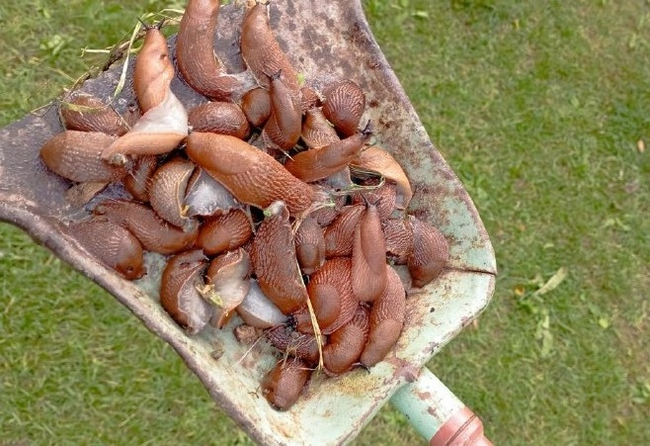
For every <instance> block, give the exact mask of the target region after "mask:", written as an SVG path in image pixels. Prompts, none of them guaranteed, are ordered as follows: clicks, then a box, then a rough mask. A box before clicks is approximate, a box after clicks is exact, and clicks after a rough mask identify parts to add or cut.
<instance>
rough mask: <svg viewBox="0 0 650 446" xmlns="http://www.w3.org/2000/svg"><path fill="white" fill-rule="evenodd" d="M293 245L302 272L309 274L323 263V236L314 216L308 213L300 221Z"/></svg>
mask: <svg viewBox="0 0 650 446" xmlns="http://www.w3.org/2000/svg"><path fill="white" fill-rule="evenodd" d="M294 245H295V247H296V257H297V259H298V264H299V265H300V269H301V271H302V272H303V274H307V275H310V274H312V273H314V271H317V270H318V269H319V268H320V267H321V266H323V263H325V236H324V232H323V229H322V228H321V227H320V226H319V225H318V222H317V221H316V219H315V218H314V217H312V216H310V215H309V216H307V217H306V218H304V219H303V220H302V221H301V222H300V226H299V227H298V230H297V231H296V234H295V236H294Z"/></svg>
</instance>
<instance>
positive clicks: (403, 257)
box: [381, 218, 413, 265]
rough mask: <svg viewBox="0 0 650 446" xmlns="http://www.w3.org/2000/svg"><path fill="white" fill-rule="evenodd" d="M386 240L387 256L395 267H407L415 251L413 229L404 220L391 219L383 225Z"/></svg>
mask: <svg viewBox="0 0 650 446" xmlns="http://www.w3.org/2000/svg"><path fill="white" fill-rule="evenodd" d="M381 227H382V229H383V231H384V238H385V240H386V256H387V257H388V258H389V259H390V260H391V262H392V263H393V264H394V265H406V261H407V258H408V256H409V254H410V253H411V251H413V228H412V227H411V223H410V222H409V221H408V220H405V219H403V218H396V219H389V220H385V221H383V222H382V223H381Z"/></svg>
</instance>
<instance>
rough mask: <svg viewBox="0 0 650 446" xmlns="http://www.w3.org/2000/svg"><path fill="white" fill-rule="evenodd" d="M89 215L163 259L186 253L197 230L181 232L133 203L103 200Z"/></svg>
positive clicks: (195, 237)
mask: <svg viewBox="0 0 650 446" xmlns="http://www.w3.org/2000/svg"><path fill="white" fill-rule="evenodd" d="M93 213H94V214H95V215H103V216H105V217H106V218H107V219H108V220H109V221H112V222H113V223H116V224H118V225H120V226H123V227H125V228H126V229H128V230H129V231H130V232H131V233H132V234H133V235H135V237H136V238H137V239H138V240H139V241H140V243H142V246H143V247H144V249H146V250H147V251H151V252H157V253H160V254H165V255H167V254H174V253H177V252H180V251H185V250H187V249H190V248H191V247H193V246H194V242H195V241H196V239H197V237H198V234H199V231H198V226H196V227H195V228H194V229H193V230H192V231H188V232H185V231H183V230H182V229H180V228H178V227H176V226H172V225H171V224H169V223H167V222H166V221H164V220H163V219H162V218H160V217H159V216H158V215H157V214H156V213H155V212H154V211H153V209H151V208H150V207H148V206H145V205H143V204H140V203H135V202H133V201H126V200H104V201H102V202H101V203H99V204H97V205H96V206H95V208H94V209H93Z"/></svg>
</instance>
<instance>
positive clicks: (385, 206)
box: [352, 183, 397, 222]
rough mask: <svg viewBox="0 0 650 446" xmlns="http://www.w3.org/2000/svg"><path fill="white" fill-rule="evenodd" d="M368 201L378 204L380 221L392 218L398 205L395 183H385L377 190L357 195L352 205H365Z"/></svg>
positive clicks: (354, 196)
mask: <svg viewBox="0 0 650 446" xmlns="http://www.w3.org/2000/svg"><path fill="white" fill-rule="evenodd" d="M368 201H372V202H373V203H376V205H377V210H378V211H379V219H380V220H381V221H382V222H383V221H384V220H386V219H388V218H390V216H391V215H392V214H393V211H394V210H395V209H396V204H397V191H396V186H395V184H394V183H384V184H383V185H382V186H381V187H378V188H377V189H374V190H371V191H368V192H363V193H355V194H353V195H352V204H363V203H366V202H368Z"/></svg>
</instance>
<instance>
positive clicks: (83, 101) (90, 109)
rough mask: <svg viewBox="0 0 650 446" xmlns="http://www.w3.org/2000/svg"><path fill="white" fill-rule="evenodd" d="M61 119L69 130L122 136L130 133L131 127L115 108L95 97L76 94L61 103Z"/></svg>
mask: <svg viewBox="0 0 650 446" xmlns="http://www.w3.org/2000/svg"><path fill="white" fill-rule="evenodd" d="M60 113H61V119H62V120H63V123H64V126H65V128H66V129H68V130H79V131H82V132H102V133H106V134H107V135H115V136H121V135H123V134H125V133H126V132H128V131H129V125H128V124H127V122H126V120H125V119H124V118H122V117H121V116H120V115H119V114H118V113H117V112H116V111H115V110H113V108H111V107H109V106H107V105H105V104H104V103H103V102H102V101H101V100H99V99H98V98H96V97H95V96H92V95H89V94H86V93H76V94H74V95H73V96H72V97H71V98H70V99H68V101H67V102H62V103H61V108H60Z"/></svg>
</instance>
